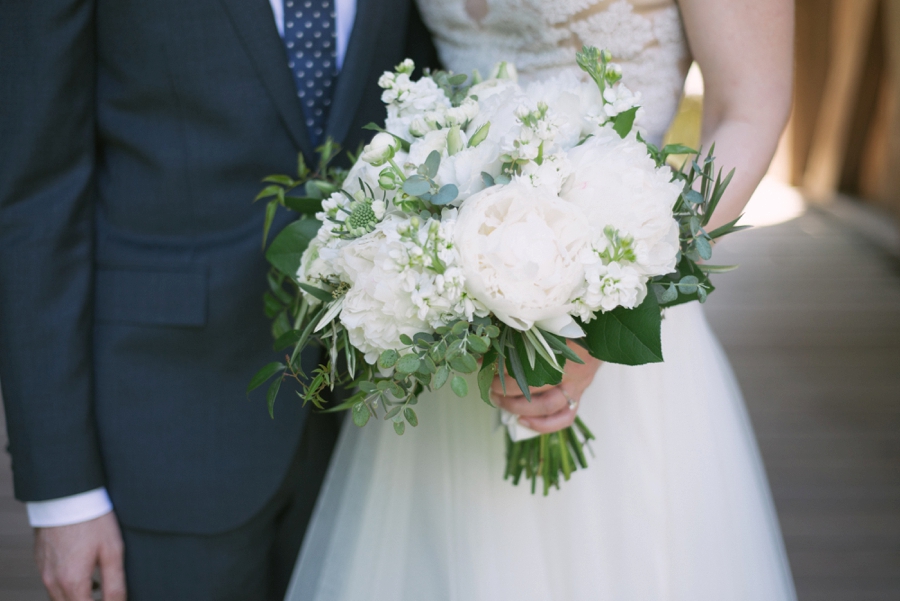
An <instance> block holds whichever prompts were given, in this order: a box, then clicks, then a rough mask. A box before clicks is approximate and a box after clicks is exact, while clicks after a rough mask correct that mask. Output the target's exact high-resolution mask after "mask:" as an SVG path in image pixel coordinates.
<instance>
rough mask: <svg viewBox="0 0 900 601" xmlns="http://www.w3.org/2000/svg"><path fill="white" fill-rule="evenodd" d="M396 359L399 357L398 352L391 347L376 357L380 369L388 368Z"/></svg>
mask: <svg viewBox="0 0 900 601" xmlns="http://www.w3.org/2000/svg"><path fill="white" fill-rule="evenodd" d="M398 359H400V354H399V353H398V352H397V351H395V350H393V349H388V350H386V351H384V352H383V353H381V356H379V357H378V367H380V368H381V369H390V368H392V367H394V365H396V364H397V360H398Z"/></svg>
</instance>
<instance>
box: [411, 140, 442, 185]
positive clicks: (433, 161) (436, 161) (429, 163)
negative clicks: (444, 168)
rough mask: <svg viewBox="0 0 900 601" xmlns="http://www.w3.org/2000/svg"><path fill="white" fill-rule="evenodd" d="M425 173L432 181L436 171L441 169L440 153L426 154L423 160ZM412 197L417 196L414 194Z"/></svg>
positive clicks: (433, 151)
mask: <svg viewBox="0 0 900 601" xmlns="http://www.w3.org/2000/svg"><path fill="white" fill-rule="evenodd" d="M424 166H425V173H426V175H428V177H430V178H432V179H434V178H435V177H436V176H437V174H438V169H440V167H441V153H439V152H438V151H437V150H432V151H431V152H430V153H429V154H428V158H427V159H425V165H424ZM407 194H408V193H407ZM413 196H418V195H417V194H414V195H413Z"/></svg>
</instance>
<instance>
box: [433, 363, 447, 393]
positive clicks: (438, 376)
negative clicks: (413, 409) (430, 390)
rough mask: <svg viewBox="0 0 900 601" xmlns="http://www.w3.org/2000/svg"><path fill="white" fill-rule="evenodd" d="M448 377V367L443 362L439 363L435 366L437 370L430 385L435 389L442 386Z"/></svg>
mask: <svg viewBox="0 0 900 601" xmlns="http://www.w3.org/2000/svg"><path fill="white" fill-rule="evenodd" d="M449 378H450V368H449V367H448V366H447V365H446V364H445V365H441V366H440V367H438V368H437V372H435V374H434V380H433V381H432V386H433V387H434V389H435V390H437V389H439V388H440V387H442V386H443V385H444V384H446V383H447V380H448V379H449Z"/></svg>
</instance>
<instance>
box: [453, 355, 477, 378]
mask: <svg viewBox="0 0 900 601" xmlns="http://www.w3.org/2000/svg"><path fill="white" fill-rule="evenodd" d="M450 367H452V368H453V369H454V370H456V371H458V372H461V373H464V374H470V373H473V372H474V371H475V370H477V369H478V361H476V360H475V357H473V356H472V355H469V354H465V355H460V356H459V357H456V358H455V359H453V360H451V361H450Z"/></svg>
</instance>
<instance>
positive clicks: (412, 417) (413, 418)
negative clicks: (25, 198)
mask: <svg viewBox="0 0 900 601" xmlns="http://www.w3.org/2000/svg"><path fill="white" fill-rule="evenodd" d="M403 417H405V418H406V421H408V422H409V425H410V426H412V427H413V428H415V427H416V426H418V425H419V417H418V416H417V415H416V412H415V411H413V410H412V409H410V408H409V407H407V408H406V409H404V410H403Z"/></svg>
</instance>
